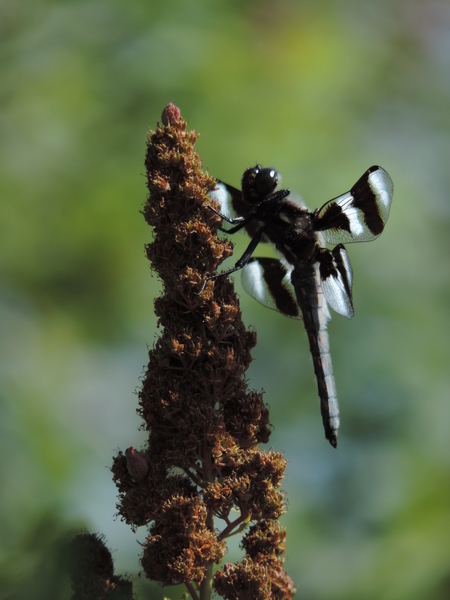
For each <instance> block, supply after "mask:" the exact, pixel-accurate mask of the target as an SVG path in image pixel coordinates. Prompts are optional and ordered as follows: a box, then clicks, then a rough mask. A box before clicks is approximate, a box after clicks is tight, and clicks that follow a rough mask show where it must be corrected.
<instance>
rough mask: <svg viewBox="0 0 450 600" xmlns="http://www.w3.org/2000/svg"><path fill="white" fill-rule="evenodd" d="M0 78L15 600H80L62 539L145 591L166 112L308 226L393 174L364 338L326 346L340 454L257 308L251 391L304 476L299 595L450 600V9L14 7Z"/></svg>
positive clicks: (286, 339)
mask: <svg viewBox="0 0 450 600" xmlns="http://www.w3.org/2000/svg"><path fill="white" fill-rule="evenodd" d="M0 65H1V78H0V102H1V108H0V153H1V160H0V199H1V215H0V219H1V221H0V248H1V249H0V269H1V277H0V323H1V324H0V327H1V339H0V344H1V361H0V377H1V387H0V413H1V414H0V428H1V433H0V444H1V457H2V458H1V483H0V498H1V511H0V598H2V599H3V598H8V599H9V598H14V599H16V598H17V599H22V598H24V599H25V598H33V599H34V598H67V597H68V593H69V591H68V589H67V585H66V584H65V582H64V578H63V577H62V576H61V575H60V572H59V568H58V562H57V560H56V559H55V558H57V555H58V550H57V548H58V546H57V541H58V540H60V538H61V536H62V537H64V535H66V534H67V532H70V531H73V530H78V529H79V528H80V527H82V526H86V527H87V528H88V529H89V530H90V531H98V532H102V533H104V534H105V535H106V538H107V543H108V546H109V547H110V548H112V549H113V550H114V553H113V557H114V560H115V563H116V567H117V569H118V571H119V572H122V573H123V572H125V571H127V572H128V573H130V574H136V573H137V572H138V571H139V564H138V553H139V550H140V546H139V545H138V544H137V542H136V540H140V541H143V539H144V537H145V530H139V531H138V532H137V534H136V535H135V534H133V533H132V532H131V531H130V530H129V528H128V527H126V526H125V525H123V524H122V523H121V522H120V521H118V520H114V514H115V512H116V509H115V503H116V490H115V487H114V485H113V483H112V481H111V474H110V472H109V470H108V468H109V466H110V464H111V457H112V455H113V454H114V453H115V451H116V450H117V449H118V448H121V449H125V448H126V447H128V446H130V445H134V446H139V445H141V444H142V443H143V441H144V435H143V433H142V432H139V431H138V427H139V425H140V420H139V418H138V417H137V416H136V413H135V409H136V406H137V398H136V396H135V395H134V392H135V390H136V388H138V387H139V379H140V377H141V376H142V374H143V368H144V365H145V364H146V361H147V348H146V344H149V345H150V346H151V345H152V344H153V343H154V340H155V336H156V335H157V332H156V326H155V323H156V322H155V317H154V315H153V307H152V302H153V299H154V297H155V296H157V295H158V294H159V284H158V280H157V278H156V277H155V276H152V274H151V271H150V268H149V264H148V261H147V260H146V259H145V257H144V244H145V243H146V242H148V241H150V240H151V232H150V229H149V228H148V226H147V225H146V224H145V222H144V219H143V217H142V216H141V215H140V214H139V211H140V209H141V207H142V205H143V203H144V201H145V199H146V187H145V179H144V177H143V173H144V166H143V163H144V156H145V144H146V136H147V131H148V127H151V128H153V129H154V128H155V127H156V122H157V121H158V120H159V119H160V115H161V111H162V109H163V108H164V106H165V105H166V104H167V103H168V102H173V103H174V104H176V105H177V106H178V107H180V109H181V112H182V115H183V117H184V118H185V119H187V121H188V125H189V127H190V128H193V129H195V130H196V131H198V132H200V133H201V137H200V139H199V141H198V143H197V150H198V152H199V154H200V156H201V158H202V161H203V165H204V167H205V168H207V169H208V170H209V172H210V173H211V174H212V175H214V176H216V177H219V178H221V179H223V180H225V181H227V182H229V183H231V184H232V185H235V186H238V185H239V182H240V177H241V175H242V172H243V171H244V169H245V168H247V167H248V166H251V165H253V164H255V163H256V162H260V163H261V164H263V165H265V166H273V167H275V168H277V169H278V170H279V171H280V172H281V174H282V176H283V185H284V186H285V187H290V188H291V189H294V190H297V191H298V192H299V193H300V194H301V195H302V196H303V198H304V199H305V201H306V202H307V204H308V205H309V207H310V208H315V207H318V206H320V205H321V204H323V203H324V202H325V201H326V200H328V199H330V198H332V197H334V196H336V195H338V194H340V193H342V192H344V191H345V190H347V189H349V188H350V187H351V185H352V184H353V183H354V182H355V181H356V180H357V179H358V177H359V176H360V175H361V174H362V173H363V172H364V171H365V170H366V169H367V168H368V167H369V166H371V165H372V164H380V165H382V166H383V167H384V168H385V169H386V170H387V171H388V172H389V173H390V175H391V176H392V178H393V180H394V187H395V192H394V202H393V206H392V211H391V217H390V220H389V222H388V225H387V228H386V230H385V232H384V233H383V235H382V236H381V238H380V239H378V240H377V241H376V242H375V243H373V244H360V245H353V246H351V245H349V246H348V247H347V249H348V251H349V254H350V257H351V260H352V264H353V270H354V305H355V311H356V316H355V318H354V319H353V321H347V320H346V319H343V318H341V317H339V316H337V315H334V318H333V321H332V322H331V323H330V326H329V330H330V340H331V349H332V357H333V362H334V371H335V376H336V384H337V389H338V396H339V399H340V406H341V418H342V425H341V434H340V447H339V449H338V450H337V451H334V450H333V449H332V448H331V447H330V446H329V445H328V444H327V442H326V441H325V439H324V436H323V431H322V424H321V419H320V414H319V408H318V400H317V392H316V383H315V380H314V376H313V368H312V362H311V358H310V355H309V350H308V343H307V340H306V336H305V334H304V332H303V327H302V324H301V323H299V322H295V321H290V320H288V319H285V318H283V317H282V316H281V315H278V314H277V313H275V312H273V311H269V310H267V309H265V308H264V307H261V306H259V305H258V304H257V303H256V302H254V301H253V300H252V299H250V298H248V297H247V296H246V295H245V294H244V293H242V296H241V304H242V309H243V316H244V321H245V322H246V324H247V325H251V326H253V327H254V328H256V330H257V331H258V339H259V344H258V346H257V347H256V349H255V351H254V357H255V360H254V362H253V364H252V366H251V368H250V371H249V378H250V386H251V387H254V388H257V389H261V388H264V390H265V392H266V394H265V399H266V402H268V403H269V404H270V406H271V421H272V423H273V424H274V426H275V429H274V433H273V435H272V438H271V440H270V445H271V446H273V447H274V448H275V449H277V450H283V451H285V455H286V458H287V459H288V460H289V465H288V468H287V473H286V478H285V480H284V486H283V487H284V489H285V490H286V491H287V493H288V498H289V511H288V513H287V515H286V516H285V517H283V520H282V521H283V525H284V526H286V527H287V530H288V537H287V560H286V568H287V570H288V571H289V573H290V575H291V577H292V578H293V579H294V582H295V584H296V585H297V586H298V590H299V591H298V594H297V597H298V598H302V599H307V600H322V599H325V600H337V599H344V598H345V599H346V600H348V599H350V600H351V599H355V600H356V599H359V600H360V599H367V600H372V599H374V600H375V599H377V600H380V599H382V600H403V599H408V600H419V599H420V600H422V599H430V598H433V599H437V600H441V599H442V600H443V599H446V598H449V597H450V439H449V438H450V436H449V429H450V342H449V325H450V319H449V304H450V260H449V257H450V247H449V246H450V241H449V240H450V238H449V234H448V231H449V226H450V199H449V195H450V194H449V190H450V168H449V163H450V3H449V2H448V1H446V0H421V1H419V0H398V1H396V2H393V1H392V0H390V1H389V0H378V2H372V1H364V0H362V1H361V0H341V1H332V0H329V1H327V0H315V1H313V0H297V1H295V0H279V1H265V0H240V1H237V0H234V1H228V2H225V1H223V0H215V1H207V0H193V1H189V0H153V1H152V0H150V1H149V0H147V1H145V0H132V1H131V2H124V1H119V0H103V1H101V0H97V1H96V0H92V1H80V0H76V1H75V0H73V1H70V0H67V1H59V2H58V1H54V0H48V1H45V0H38V1H36V0H22V1H20V2H19V1H18V0H3V1H2V2H1V5H0ZM234 241H235V242H236V250H235V252H236V253H239V252H242V250H243V249H244V247H245V244H246V239H245V237H244V236H234ZM258 253H259V254H262V255H264V248H263V249H262V250H260V249H258ZM236 282H237V288H238V291H239V292H240V291H241V287H240V282H239V277H236ZM233 544H234V545H233V546H232V547H230V553H229V556H228V558H227V560H232V559H233V558H236V557H237V556H239V550H238V548H237V540H236V541H235V542H233ZM137 587H138V588H139V589H140V590H141V597H142V598H155V599H156V598H162V595H163V592H162V591H161V590H159V589H158V588H153V587H151V586H150V587H149V586H148V584H147V583H146V582H145V581H143V580H138V583H137ZM180 593H181V591H179V590H171V591H170V590H169V591H167V590H166V594H167V595H170V596H171V597H172V598H176V597H179V596H180Z"/></svg>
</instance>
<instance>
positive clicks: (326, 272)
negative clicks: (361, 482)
mask: <svg viewBox="0 0 450 600" xmlns="http://www.w3.org/2000/svg"><path fill="white" fill-rule="evenodd" d="M278 181H279V175H278V173H277V171H276V170H275V169H272V168H262V167H261V166H260V165H256V166H255V167H253V168H251V169H247V170H246V171H245V173H244V175H243V177H242V183H241V187H242V191H241V190H238V189H236V188H234V187H232V186H230V185H228V184H226V183H223V182H221V181H217V184H216V188H215V189H214V190H213V192H211V198H212V199H213V200H215V201H216V202H217V203H218V204H219V206H220V209H219V210H216V209H214V208H212V210H214V211H215V212H216V213H217V214H218V215H219V216H220V217H221V218H222V219H223V220H224V221H226V222H227V223H230V224H231V225H232V227H231V228H229V229H223V227H222V230H223V231H226V232H227V233H235V232H236V231H239V230H241V229H245V231H246V232H247V233H248V234H249V235H250V237H251V238H252V239H251V241H250V244H249V245H248V247H247V249H246V250H245V252H244V254H243V255H242V256H241V258H240V259H239V260H238V261H237V262H236V264H235V266H234V267H233V268H231V269H228V270H226V271H222V272H220V273H215V274H214V275H211V276H210V277H208V278H207V280H206V281H208V280H211V279H216V278H217V277H222V276H223V275H229V274H230V273H234V272H235V271H238V270H241V273H242V286H243V288H244V290H245V291H246V292H248V293H249V294H250V296H252V297H253V298H255V300H257V301H258V302H260V303H261V304H263V305H265V306H268V307H269V308H273V309H275V310H278V311H279V312H281V313H283V314H284V315H286V316H288V317H293V318H298V319H303V322H304V325H305V329H306V333H307V335H308V340H309V346H310V350H311V354H312V358H313V363H314V371H315V374H316V379H317V387H318V392H319V398H320V410H321V414H322V421H323V426H324V429H325V437H326V438H327V440H329V442H330V444H331V445H332V446H333V447H334V448H336V447H337V432H338V429H339V407H338V401H337V395H336V386H335V382H334V377H333V368H332V364H331V357H330V347H329V340H328V331H327V323H328V321H329V320H330V319H331V316H330V313H329V310H328V305H329V306H331V308H332V309H333V310H335V311H336V312H337V313H338V314H340V315H343V316H344V317H347V318H348V319H351V318H352V317H353V314H354V310H353V302H352V281H353V274H352V267H351V264H350V260H349V257H348V254H347V251H346V250H345V247H344V245H343V244H344V243H349V242H370V241H372V240H374V239H375V238H377V237H378V236H379V235H380V234H381V232H382V231H383V229H384V226H385V224H386V221H387V219H388V216H389V210H390V207H391V202H392V194H393V183H392V180H391V178H390V177H389V175H388V174H387V173H386V171H385V170H384V169H382V168H381V167H377V166H374V167H371V168H370V169H368V170H367V171H366V172H365V173H364V175H362V177H360V179H358V181H357V182H356V183H355V185H354V186H353V187H352V188H351V190H350V191H349V192H346V193H345V194H342V195H341V196H338V197H336V198H334V199H333V200H330V201H329V202H327V203H326V204H324V205H323V206H322V207H321V208H319V209H316V210H314V211H313V212H311V211H309V210H308V209H307V208H306V207H305V206H304V205H302V204H300V203H299V202H298V201H295V200H293V199H292V198H289V196H290V190H288V189H286V190H277V189H276V188H277V186H278ZM260 242H269V243H272V244H273V245H274V246H275V248H276V249H277V250H278V252H279V253H280V255H281V257H280V259H274V258H252V254H253V252H254V250H255V248H256V247H257V246H258V244H259V243H260ZM325 244H330V245H335V244H336V245H335V246H334V248H333V249H332V250H329V249H328V248H326V246H325ZM206 281H205V284H206ZM202 290H203V288H202Z"/></svg>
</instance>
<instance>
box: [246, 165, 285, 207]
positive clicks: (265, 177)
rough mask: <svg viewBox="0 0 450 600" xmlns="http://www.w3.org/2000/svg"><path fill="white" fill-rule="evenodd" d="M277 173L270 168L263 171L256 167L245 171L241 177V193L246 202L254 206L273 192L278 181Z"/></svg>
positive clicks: (258, 166)
mask: <svg viewBox="0 0 450 600" xmlns="http://www.w3.org/2000/svg"><path fill="white" fill-rule="evenodd" d="M279 178H280V177H279V175H278V172H277V171H276V170H275V169H272V168H271V167H266V168H265V169H263V168H262V167H261V165H256V166H255V167H252V168H251V169H247V170H246V171H245V173H244V175H243V176H242V183H241V187H242V193H243V195H244V198H245V199H246V200H247V202H250V203H252V204H256V203H258V202H260V201H261V200H263V199H264V198H265V197H266V196H269V194H272V192H274V191H275V189H276V187H277V185H278V181H279Z"/></svg>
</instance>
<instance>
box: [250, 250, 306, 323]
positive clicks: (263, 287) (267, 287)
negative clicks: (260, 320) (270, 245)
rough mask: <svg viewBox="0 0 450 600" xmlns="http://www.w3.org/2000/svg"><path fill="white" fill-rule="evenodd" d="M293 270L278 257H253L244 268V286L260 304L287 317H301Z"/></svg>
mask: <svg viewBox="0 0 450 600" xmlns="http://www.w3.org/2000/svg"><path fill="white" fill-rule="evenodd" d="M291 271H292V269H289V268H287V267H285V266H284V265H283V264H282V263H281V262H280V261H279V260H277V259H276V258H252V259H250V260H249V262H248V263H247V264H246V265H245V267H244V268H243V269H242V274H241V281H242V287H243V288H244V290H245V291H246V292H247V294H249V295H250V296H251V297H252V298H254V299H255V300H257V301H258V302H259V303H260V304H263V305H264V306H267V307H268V308H272V309H274V310H277V311H279V312H280V313H282V314H283V315H285V316H287V317H291V318H293V319H301V318H302V317H301V313H300V309H299V306H298V304H297V300H296V296H295V290H294V287H293V285H292V283H291Z"/></svg>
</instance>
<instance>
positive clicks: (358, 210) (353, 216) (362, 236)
mask: <svg viewBox="0 0 450 600" xmlns="http://www.w3.org/2000/svg"><path fill="white" fill-rule="evenodd" d="M393 189H394V186H393V183H392V179H391V178H390V176H389V175H388V173H386V171H385V170H384V169H382V168H381V167H377V166H374V167H371V168H370V169H368V170H367V171H366V172H365V173H364V175H363V176H362V177H361V178H360V179H358V181H357V182H356V183H355V185H354V186H353V187H352V189H351V190H350V191H349V192H346V193H345V194H342V196H338V197H337V198H334V199H333V200H330V201H329V202H327V203H326V204H324V205H323V206H322V208H320V209H319V210H318V211H317V212H316V213H315V214H314V228H315V230H316V231H321V232H322V234H323V236H324V239H325V241H326V242H327V243H329V244H339V243H349V242H370V241H371V240H374V239H375V238H377V237H378V236H379V235H380V233H381V232H382V231H383V229H384V226H385V224H386V221H387V220H388V217H389V210H390V208H391V203H392V195H393Z"/></svg>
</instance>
